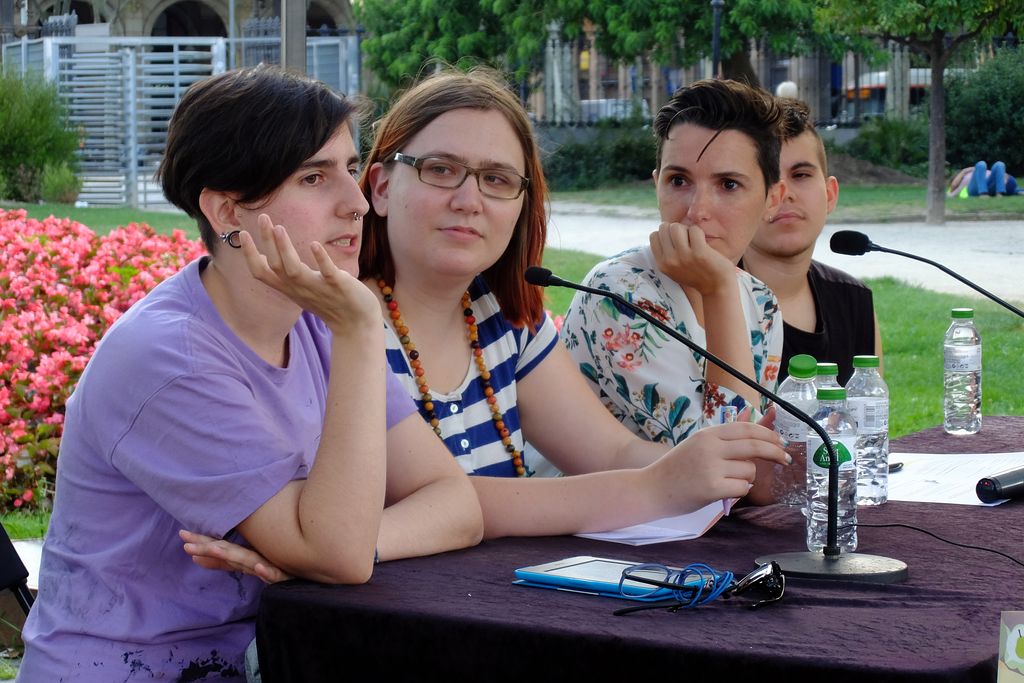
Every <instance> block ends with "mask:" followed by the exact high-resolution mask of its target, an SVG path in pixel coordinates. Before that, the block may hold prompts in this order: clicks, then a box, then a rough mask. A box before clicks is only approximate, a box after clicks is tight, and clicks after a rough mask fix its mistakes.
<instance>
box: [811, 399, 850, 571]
mask: <svg viewBox="0 0 1024 683" xmlns="http://www.w3.org/2000/svg"><path fill="white" fill-rule="evenodd" d="M814 419H815V421H816V422H817V423H818V424H819V425H821V426H822V428H823V429H824V430H825V433H826V434H828V435H829V438H830V439H832V442H833V443H834V444H835V447H836V455H838V456H839V515H838V519H837V527H838V534H837V539H836V541H837V544H838V545H839V548H840V549H842V550H845V551H847V552H852V551H854V550H856V549H857V527H855V526H852V525H854V524H856V523H857V460H856V452H857V427H856V425H855V424H854V422H853V418H852V417H851V416H850V413H849V412H848V411H847V410H846V389H843V388H839V389H834V388H824V389H818V411H817V412H816V413H815V414H814ZM828 465H829V454H828V449H827V448H826V447H825V444H824V443H823V442H822V440H821V437H820V436H818V435H817V434H816V433H814V432H809V433H808V434H807V509H806V511H805V513H804V514H805V515H806V516H807V549H808V550H811V551H817V550H821V549H822V548H823V547H824V546H825V543H826V542H827V540H828ZM843 527H845V528H843Z"/></svg>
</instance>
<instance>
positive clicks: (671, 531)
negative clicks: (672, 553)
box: [576, 498, 735, 545]
mask: <svg viewBox="0 0 1024 683" xmlns="http://www.w3.org/2000/svg"><path fill="white" fill-rule="evenodd" d="M734 502H735V499H734V498H727V499H724V500H716V501H715V502H714V503H709V504H707V505H705V506H704V507H702V508H701V509H700V510H697V511H696V512H691V513H689V514H687V515H679V516H677V517H665V518H663V519H656V520H654V521H653V522H647V523H645V524H635V525H633V526H627V527H624V528H622V529H615V530H614V531H602V532H600V533H594V534H576V535H577V536H580V537H582V538H592V539H594V540H596V541H611V542H613V543H625V544H626V545H650V544H651V543H665V542H667V541H688V540H690V539H691V538H699V537H700V536H703V535H704V532H706V531H707V530H708V529H710V528H711V527H713V526H714V525H715V522H717V521H718V520H719V519H721V518H722V517H723V516H724V515H727V514H729V511H730V510H731V509H732V504H733V503H734Z"/></svg>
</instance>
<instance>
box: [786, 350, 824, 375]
mask: <svg viewBox="0 0 1024 683" xmlns="http://www.w3.org/2000/svg"><path fill="white" fill-rule="evenodd" d="M789 374H790V375H792V376H793V377H799V378H800V379H810V378H811V377H814V376H815V375H816V374H818V361H816V360H814V356H808V355H807V354H806V353H801V354H798V355H796V356H793V357H792V358H790V359H789Z"/></svg>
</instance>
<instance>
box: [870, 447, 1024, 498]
mask: <svg viewBox="0 0 1024 683" xmlns="http://www.w3.org/2000/svg"><path fill="white" fill-rule="evenodd" d="M897 461H899V462H902V463H903V469H902V470H900V471H899V472H894V473H892V474H890V475H889V500H902V501H908V502H913V503H958V504H960V505H984V506H992V505H999V504H1000V503H1002V502H1005V501H998V502H996V503H982V502H981V501H980V500H979V499H978V494H977V492H976V490H975V487H977V485H978V480H979V479H984V478H985V477H991V476H993V475H996V474H999V473H1000V472H1003V471H1005V470H1009V469H1013V468H1016V467H1024V452H1016V453H890V454H889V462H897Z"/></svg>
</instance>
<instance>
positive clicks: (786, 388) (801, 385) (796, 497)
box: [772, 353, 818, 507]
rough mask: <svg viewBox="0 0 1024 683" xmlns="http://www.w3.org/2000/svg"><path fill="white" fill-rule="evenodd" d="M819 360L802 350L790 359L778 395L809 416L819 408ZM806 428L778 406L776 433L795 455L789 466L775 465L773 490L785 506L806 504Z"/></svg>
mask: <svg viewBox="0 0 1024 683" xmlns="http://www.w3.org/2000/svg"><path fill="white" fill-rule="evenodd" d="M817 366H818V362H817V361H816V360H814V357H813V356H808V355H807V354H806V353H801V354H799V355H797V356H793V357H792V358H790V359H789V376H788V377H787V378H786V379H785V380H783V382H782V384H780V385H779V390H778V392H777V393H778V394H779V397H780V398H782V399H784V400H786V401H788V402H789V403H792V404H793V406H794V407H796V408H798V409H800V410H802V411H803V412H805V413H807V414H808V415H814V413H815V412H816V411H817V410H818V398H817V395H816V390H815V388H814V378H815V376H816V374H817ZM807 430H808V427H807V425H806V424H804V423H803V422H801V421H800V420H798V419H797V418H796V417H794V416H793V415H790V414H789V413H788V412H786V411H785V410H783V409H782V408H781V407H779V406H775V433H776V434H778V435H779V436H781V437H782V439H783V441H784V443H785V446H784V447H785V449H786V453H789V456H790V457H791V458H793V464H792V465H789V466H788V467H784V466H782V465H775V477H774V479H772V493H773V494H774V496H775V500H776V501H777V502H779V503H782V504H784V505H791V506H794V507H803V506H804V505H806V504H807V474H806V464H805V463H806V460H807Z"/></svg>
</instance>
